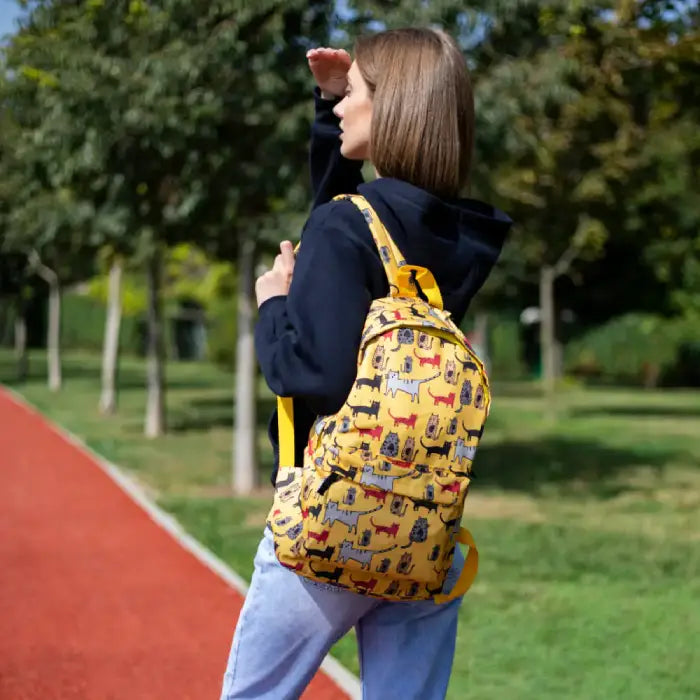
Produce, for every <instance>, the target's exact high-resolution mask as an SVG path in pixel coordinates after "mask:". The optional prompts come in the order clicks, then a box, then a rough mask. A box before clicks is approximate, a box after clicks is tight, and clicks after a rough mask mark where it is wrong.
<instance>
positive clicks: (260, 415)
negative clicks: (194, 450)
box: [169, 394, 275, 433]
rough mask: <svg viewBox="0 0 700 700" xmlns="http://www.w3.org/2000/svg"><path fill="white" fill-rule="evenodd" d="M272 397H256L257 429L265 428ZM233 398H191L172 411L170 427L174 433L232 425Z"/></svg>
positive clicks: (272, 403) (269, 413)
mask: <svg viewBox="0 0 700 700" xmlns="http://www.w3.org/2000/svg"><path fill="white" fill-rule="evenodd" d="M274 407H275V400H274V399H273V398H266V399H258V403H257V412H256V424H257V426H258V429H266V428H267V423H268V421H269V420H270V415H271V413H272V409H273V408H274ZM233 420H234V413H233V398H232V396H231V395H230V394H229V395H226V396H220V397H216V398H215V397H211V398H202V399H193V400H192V401H190V402H188V403H187V406H186V407H185V408H184V409H183V410H177V411H173V412H172V414H171V418H170V421H169V425H170V429H171V430H172V431H173V432H176V433H185V432H190V431H197V430H209V429H210V428H212V427H216V426H218V427H221V426H233Z"/></svg>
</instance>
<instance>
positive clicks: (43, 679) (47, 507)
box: [0, 388, 349, 700]
mask: <svg viewBox="0 0 700 700" xmlns="http://www.w3.org/2000/svg"><path fill="white" fill-rule="evenodd" d="M242 602H243V598H242V596H241V594H240V593H239V592H237V591H236V590H234V589H233V588H232V587H231V586H230V585H229V584H228V583H226V582H225V581H224V580H223V579H222V578H221V577H219V576H217V575H216V574H215V573H214V572H213V571H212V570H211V569H210V568H209V567H207V566H205V565H204V564H203V563H202V562H201V561H200V560H199V559H198V558H197V557H195V556H194V555H193V554H192V553H190V552H189V551H187V550H186V549H184V548H183V547H182V546H181V545H180V544H179V543H178V542H177V541H176V540H175V539H174V538H173V537H172V536H171V535H170V534H169V533H168V532H166V530H164V529H163V528H161V527H160V526H159V525H158V524H156V522H154V520H152V519H151V518H150V517H149V515H148V514H147V513H146V512H145V511H144V510H143V509H142V508H141V507H139V506H138V505H137V504H136V503H135V502H134V501H133V500H132V499H131V498H130V497H129V496H128V495H127V494H126V493H125V492H124V491H123V490H122V489H121V488H119V486H117V485H116V484H115V482H114V481H113V480H112V479H111V478H110V477H109V476H108V475H107V474H106V473H105V472H104V471H103V470H102V469H100V468H99V466H98V465H97V463H96V462H95V460H94V459H93V458H92V457H91V456H90V455H89V454H88V453H87V452H85V451H84V450H82V449H80V448H79V447H78V446H76V445H73V444H71V442H69V441H68V440H66V439H65V438H64V437H62V436H61V434H60V433H59V432H57V431H55V430H54V429H52V427H51V426H50V425H49V424H48V423H47V421H46V420H45V419H43V418H42V417H41V416H39V415H38V414H37V413H35V412H34V411H33V410H31V409H29V408H27V407H25V406H23V405H21V404H20V403H18V402H16V401H15V400H14V399H13V398H12V397H11V396H10V395H9V394H8V393H7V392H6V391H4V390H3V389H2V388H0V700H54V699H55V700H59V699H60V700H78V699H79V700H93V699H94V700H122V699H124V700H146V699H148V700H161V699H163V700H165V699H166V698H167V699H170V698H178V700H209V699H213V698H218V693H219V689H220V684H221V677H222V673H223V669H224V665H225V662H226V657H227V654H228V648H229V645H230V641H231V635H232V631H233V628H234V624H235V620H236V618H237V615H238V612H239V610H240V607H241V604H242ZM260 651H261V653H265V650H263V649H261V650H260ZM303 697H304V700H339V699H343V698H347V697H349V696H348V695H347V694H345V693H344V692H343V691H342V690H341V689H340V688H339V687H338V686H337V685H335V683H334V682H333V681H332V680H331V679H330V678H329V677H328V676H327V675H326V674H324V673H322V672H319V674H317V676H316V677H315V678H314V680H313V682H312V683H311V685H310V686H309V688H308V689H307V691H306V693H305V694H304V696H303Z"/></svg>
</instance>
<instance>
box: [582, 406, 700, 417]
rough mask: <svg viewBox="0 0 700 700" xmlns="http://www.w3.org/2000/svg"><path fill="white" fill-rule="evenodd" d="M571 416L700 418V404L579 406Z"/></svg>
mask: <svg viewBox="0 0 700 700" xmlns="http://www.w3.org/2000/svg"><path fill="white" fill-rule="evenodd" d="M569 415H571V416H574V417H578V416H586V417H588V416H620V417H623V418H635V417H639V416H659V418H664V417H669V416H670V417H678V418H700V402H699V403H698V405H697V406H579V407H576V408H572V409H569Z"/></svg>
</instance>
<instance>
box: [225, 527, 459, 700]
mask: <svg viewBox="0 0 700 700" xmlns="http://www.w3.org/2000/svg"><path fill="white" fill-rule="evenodd" d="M463 564H464V557H463V555H462V553H461V551H460V549H459V547H458V548H457V551H456V553H455V558H454V563H453V565H452V568H451V569H450V571H449V573H448V577H447V582H446V584H445V591H449V590H450V589H451V588H452V586H453V585H454V583H455V581H456V580H457V578H458V577H459V573H460V572H461V570H462V566H463ZM460 602H461V599H457V600H454V601H451V602H449V603H445V604H443V605H436V604H435V603H433V602H432V601H415V602H393V601H381V600H377V599H375V598H370V597H366V596H362V595H359V594H357V593H351V592H349V591H346V590H343V589H340V588H336V587H334V586H332V585H329V584H323V583H316V582H315V581H310V580H308V579H305V578H302V577H301V576H298V575H297V574H295V573H294V572H292V571H290V570H288V569H285V568H284V567H283V566H282V565H281V564H280V563H279V562H278V561H277V558H276V557H275V553H274V547H273V539H272V533H271V532H270V531H269V529H266V530H265V533H264V536H263V539H262V541H261V542H260V546H259V547H258V551H257V554H256V556H255V572H254V574H253V580H252V582H251V586H250V590H249V591H248V595H247V597H246V600H245V604H244V605H243V608H242V610H241V614H240V616H239V619H238V625H237V627H236V631H235V634H234V637H233V643H232V645H231V652H230V655H229V659H228V664H227V667H226V672H225V674H224V682H223V688H222V691H221V700H233V698H256V699H258V698H259V699H261V700H263V699H264V700H292V699H294V698H298V697H299V696H300V695H301V694H302V692H303V691H304V688H305V687H306V686H307V685H308V683H309V681H310V680H311V678H313V676H314V674H315V673H316V671H317V670H318V668H319V666H320V665H321V662H322V661H323V659H324V657H325V656H326V654H327V653H328V651H329V649H330V648H331V647H332V646H333V644H335V642H337V641H338V640H339V639H340V638H341V637H343V636H344V635H345V634H346V632H348V631H349V630H350V628H351V627H353V626H354V627H355V630H356V632H357V641H358V648H359V654H360V666H361V676H362V695H363V698H364V700H387V699H388V698H401V700H411V699H412V698H415V700H441V699H442V698H444V697H445V693H446V691H447V684H448V681H449V677H450V672H451V670H452V661H453V658H454V651H455V641H456V637H457V613H458V610H459V605H460Z"/></svg>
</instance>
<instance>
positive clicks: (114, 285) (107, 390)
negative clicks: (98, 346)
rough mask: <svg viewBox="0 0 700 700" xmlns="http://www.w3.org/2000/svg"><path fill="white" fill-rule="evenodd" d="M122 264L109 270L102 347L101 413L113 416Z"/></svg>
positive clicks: (120, 312)
mask: <svg viewBox="0 0 700 700" xmlns="http://www.w3.org/2000/svg"><path fill="white" fill-rule="evenodd" d="M121 296H122V264H121V261H120V260H117V259H115V260H114V261H112V266H111V267H110V269H109V292H108V296H107V319H106V321H105V337H104V344H103V347H102V392H101V394H100V404H99V409H100V413H102V414H104V415H111V414H113V413H114V412H115V411H116V409H117V391H116V384H117V383H116V377H117V362H118V357H119V329H120V326H121V319H122V299H121Z"/></svg>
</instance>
